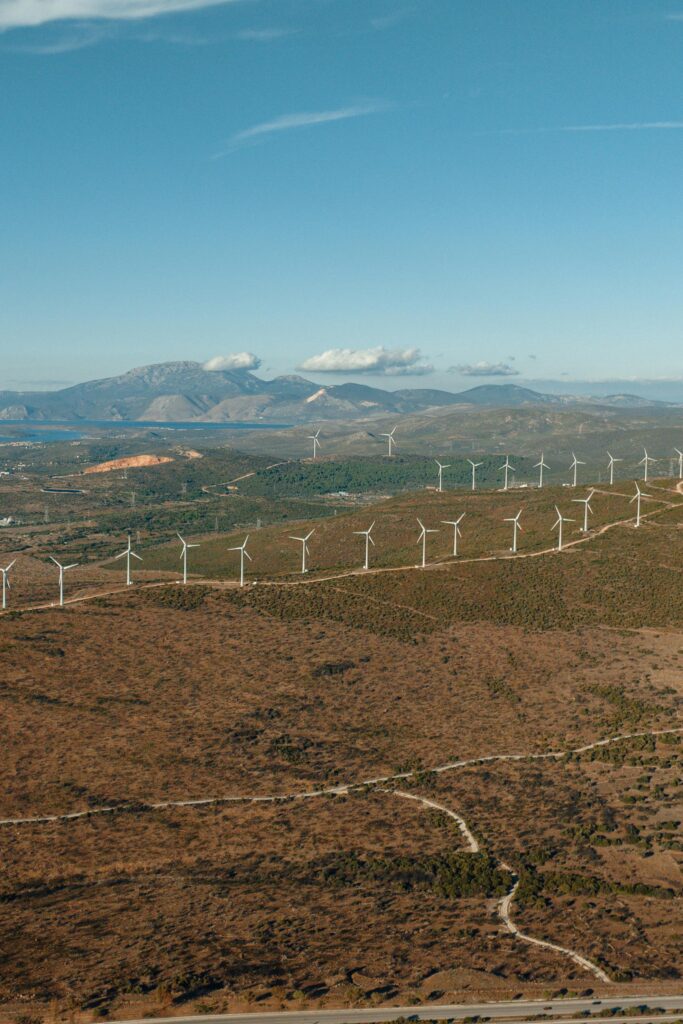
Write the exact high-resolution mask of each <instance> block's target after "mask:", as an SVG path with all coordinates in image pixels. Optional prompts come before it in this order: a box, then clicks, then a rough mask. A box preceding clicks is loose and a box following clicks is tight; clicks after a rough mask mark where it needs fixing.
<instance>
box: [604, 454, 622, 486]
mask: <svg viewBox="0 0 683 1024" xmlns="http://www.w3.org/2000/svg"><path fill="white" fill-rule="evenodd" d="M607 454H608V455H609V462H608V463H607V471H608V473H609V485H610V487H613V486H614V464H615V463H616V462H623V461H624V460H623V459H615V458H614V456H613V455H611V454H610V452H607Z"/></svg>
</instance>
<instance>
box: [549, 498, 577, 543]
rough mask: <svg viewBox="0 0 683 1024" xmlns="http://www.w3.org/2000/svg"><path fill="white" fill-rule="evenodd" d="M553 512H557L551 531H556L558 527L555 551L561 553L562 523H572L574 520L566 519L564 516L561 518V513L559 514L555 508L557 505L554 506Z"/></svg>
mask: <svg viewBox="0 0 683 1024" xmlns="http://www.w3.org/2000/svg"><path fill="white" fill-rule="evenodd" d="M555 511H556V512H557V519H556V520H555V522H554V524H553V530H556V529H557V528H558V526H559V528H560V532H559V533H558V535H557V550H558V551H561V550H562V524H563V523H573V522H574V520H573V519H568V518H567V517H566V516H563V515H562V513H561V512H560V510H559V508H558V507H557V505H556V506H555Z"/></svg>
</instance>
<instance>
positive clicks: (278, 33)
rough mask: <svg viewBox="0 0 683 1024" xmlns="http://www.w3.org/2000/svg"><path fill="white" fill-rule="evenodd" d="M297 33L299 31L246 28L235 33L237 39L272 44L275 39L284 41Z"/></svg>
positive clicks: (291, 29)
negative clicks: (286, 37)
mask: <svg viewBox="0 0 683 1024" xmlns="http://www.w3.org/2000/svg"><path fill="white" fill-rule="evenodd" d="M296 32H298V29H294V28H245V29H242V31H241V32H235V39H243V40H245V41H246V42H254V43H272V42H273V40H275V39H283V38H284V37H285V36H292V35H294V34H295V33H296Z"/></svg>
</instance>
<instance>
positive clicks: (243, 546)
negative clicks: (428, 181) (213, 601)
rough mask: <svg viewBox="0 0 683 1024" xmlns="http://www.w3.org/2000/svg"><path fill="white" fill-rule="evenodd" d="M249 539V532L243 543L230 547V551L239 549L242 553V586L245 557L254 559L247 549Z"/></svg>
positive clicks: (242, 584)
mask: <svg viewBox="0 0 683 1024" xmlns="http://www.w3.org/2000/svg"><path fill="white" fill-rule="evenodd" d="M248 541H249V534H247V536H246V537H245V538H244V540H243V541H242V543H241V544H240V545H239V546H238V547H236V548H228V551H239V553H240V587H243V586H244V559H245V558H248V559H249V561H250V562H251V561H253V559H252V557H251V555H250V554H249V552H248V551H247V543H248Z"/></svg>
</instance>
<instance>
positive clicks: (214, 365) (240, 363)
mask: <svg viewBox="0 0 683 1024" xmlns="http://www.w3.org/2000/svg"><path fill="white" fill-rule="evenodd" d="M260 365H261V360H260V359H259V357H258V356H255V355H254V353H253V352H232V353H231V354H230V355H227V356H214V357H213V359H208V360H207V361H206V362H205V363H204V367H203V368H204V369H205V370H209V371H212V370H258V368H259V366H260Z"/></svg>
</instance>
